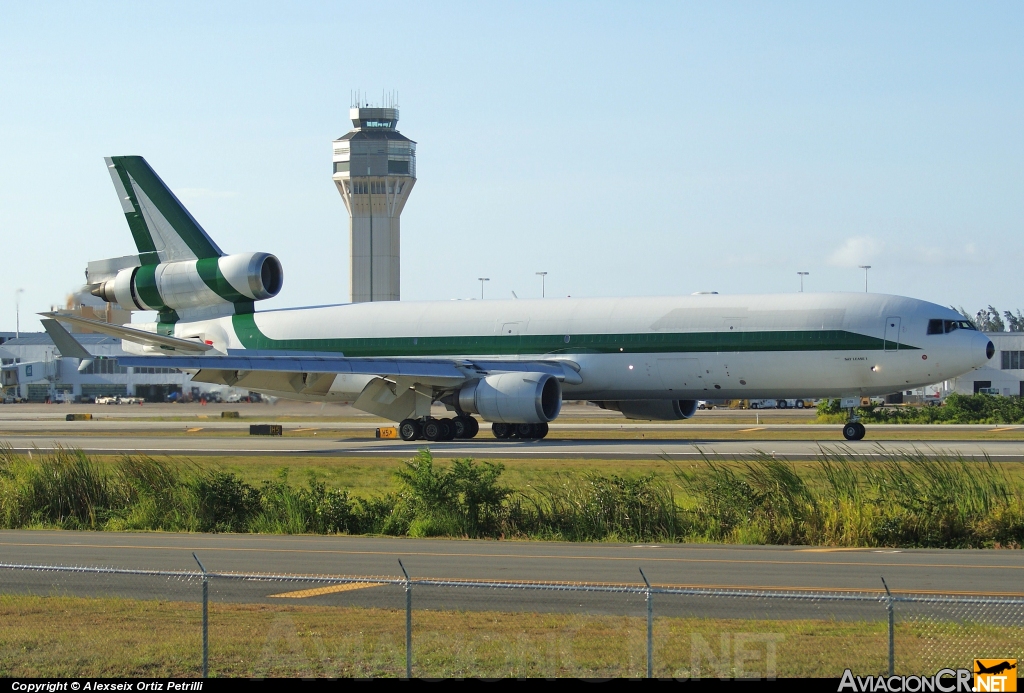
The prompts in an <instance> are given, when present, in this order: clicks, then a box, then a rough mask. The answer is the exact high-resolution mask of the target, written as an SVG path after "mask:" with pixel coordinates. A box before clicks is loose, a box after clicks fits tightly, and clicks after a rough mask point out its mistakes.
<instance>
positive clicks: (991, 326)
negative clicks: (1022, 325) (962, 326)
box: [975, 306, 1006, 332]
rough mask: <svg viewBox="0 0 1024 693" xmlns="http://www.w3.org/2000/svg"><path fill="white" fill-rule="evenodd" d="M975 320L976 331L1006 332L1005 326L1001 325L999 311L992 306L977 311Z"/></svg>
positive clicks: (1001, 320)
mask: <svg viewBox="0 0 1024 693" xmlns="http://www.w3.org/2000/svg"><path fill="white" fill-rule="evenodd" d="M975 320H976V322H977V323H978V324H979V326H978V329H980V330H981V331H982V332H1006V325H1004V324H1003V319H1002V318H1001V317H1000V316H999V311H998V310H996V309H995V308H993V307H992V306H989V307H988V308H982V309H981V310H979V311H978V317H977V318H976V319H975Z"/></svg>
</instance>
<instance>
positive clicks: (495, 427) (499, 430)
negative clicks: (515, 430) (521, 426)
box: [491, 423, 512, 440]
mask: <svg viewBox="0 0 1024 693" xmlns="http://www.w3.org/2000/svg"><path fill="white" fill-rule="evenodd" d="M491 433H493V434H494V437H495V438H497V439H498V440H508V437H509V435H510V434H511V433H512V427H511V426H509V425H508V424H507V423H492V424H491Z"/></svg>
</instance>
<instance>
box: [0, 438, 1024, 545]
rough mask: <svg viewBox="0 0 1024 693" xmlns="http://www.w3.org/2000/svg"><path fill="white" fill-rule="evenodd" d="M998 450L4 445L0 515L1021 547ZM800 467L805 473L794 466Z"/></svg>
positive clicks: (453, 532) (183, 524)
mask: <svg viewBox="0 0 1024 693" xmlns="http://www.w3.org/2000/svg"><path fill="white" fill-rule="evenodd" d="M1005 470H1006V468H1005V467H1001V466H997V465H995V464H993V463H992V462H991V461H985V462H973V461H967V460H964V459H962V458H958V457H943V456H929V455H926V454H925V453H922V452H912V453H906V452H894V453H884V452H882V451H879V452H878V454H877V456H876V458H875V459H874V460H873V461H870V462H865V461H863V460H857V461H853V460H852V459H850V458H848V457H846V456H845V453H844V451H843V450H842V449H836V450H824V451H822V453H821V454H820V456H819V458H818V460H817V462H816V464H813V465H803V466H802V467H796V466H795V465H792V464H790V463H787V462H784V461H781V460H776V459H773V458H771V457H768V456H764V455H762V456H759V457H757V458H755V459H753V460H752V461H747V462H742V463H724V462H713V461H710V460H706V461H705V464H703V465H700V466H697V467H694V468H691V469H688V470H682V469H677V470H676V471H675V473H674V474H673V475H671V476H664V475H661V476H659V475H657V474H646V475H637V476H634V477H625V476H618V475H600V474H592V473H588V474H582V475H580V474H575V475H566V474H558V473H553V474H552V476H551V478H550V479H549V481H548V482H547V483H546V484H545V485H543V486H540V487H533V488H528V489H513V488H511V487H509V486H506V485H504V484H503V483H502V480H501V476H502V473H503V472H504V467H503V466H502V465H500V464H494V463H490V462H483V463H477V462H475V461H473V460H468V459H463V460H454V461H452V462H451V463H450V464H448V465H447V466H442V465H437V464H435V463H434V460H433V458H432V457H431V455H430V453H429V452H428V451H427V450H422V451H420V453H419V454H418V455H417V456H416V458H414V459H412V460H408V461H406V462H404V463H401V464H400V466H399V468H398V469H396V471H395V481H396V482H397V483H396V487H397V490H396V491H395V492H393V493H389V494H385V495H380V496H374V497H369V498H361V497H353V496H351V495H350V494H349V492H348V491H346V490H344V489H333V488H327V486H326V485H325V484H324V483H323V482H322V481H321V480H319V479H318V478H317V477H316V475H315V474H312V473H311V474H309V475H308V476H307V477H306V479H305V481H304V483H294V482H293V481H292V480H291V479H290V478H289V475H288V470H287V469H282V470H281V471H280V472H279V473H278V475H277V477H276V478H275V479H272V480H269V481H265V482H263V483H262V484H259V485H253V484H249V483H247V482H245V481H243V480H242V479H240V478H239V477H238V476H236V475H234V474H230V473H225V472H220V471H211V470H206V469H203V468H202V467H200V466H199V465H197V464H194V463H191V462H173V461H165V460H155V459H152V458H148V457H140V456H131V455H126V456H124V457H122V458H120V459H119V460H118V461H117V462H116V464H114V465H112V466H111V465H100V464H97V463H95V462H94V461H93V460H91V459H90V458H89V457H88V456H87V455H85V454H83V453H82V452H80V451H75V450H62V449H58V450H56V451H55V452H53V453H50V454H45V455H37V456H36V458H35V459H30V458H26V457H25V456H22V455H18V454H16V453H14V452H13V451H12V450H11V449H10V448H9V447H8V448H0V526H2V527H4V528H19V527H57V528H63V529H96V530H117V531H126V530H163V531H185V532H258V533H286V534H299V533H318V534H338V533H347V534H387V535H396V536H414V537H425V536H448V537H494V538H502V537H505V538H512V537H524V538H538V539H559V540H568V541H602V540H618V541H631V542H632V541H714V542H733V543H753V544H814V545H830V546H900V547H913V546H921V547H986V546H1006V547H1020V546H1021V544H1022V543H1024V481H1022V480H1021V478H1020V477H1011V476H1009V475H1008V474H1007V473H1006V471H1005ZM798 472H799V473H798Z"/></svg>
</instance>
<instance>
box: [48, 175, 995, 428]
mask: <svg viewBox="0 0 1024 693" xmlns="http://www.w3.org/2000/svg"><path fill="white" fill-rule="evenodd" d="M106 163H107V167H108V169H109V172H110V176H111V178H112V179H113V182H114V188H115V190H116V191H117V196H118V200H119V202H120V204H121V208H122V210H123V211H124V214H125V217H126V218H127V221H128V227H129V229H130V231H131V234H132V236H133V238H134V240H135V245H136V248H137V250H138V254H136V255H130V256H127V257H121V258H114V259H110V260H102V261H98V262H91V263H89V269H88V271H87V277H88V282H89V289H90V291H91V292H92V293H93V294H94V295H96V296H98V297H100V298H102V299H103V300H105V301H107V302H109V303H116V304H119V305H120V306H122V307H123V308H126V309H129V310H143V311H155V312H156V313H157V315H158V319H157V322H155V323H149V324H132V325H130V326H120V325H111V324H107V323H103V322H99V321H95V320H89V319H86V318H82V317H79V316H74V315H67V314H64V313H60V312H53V313H45V314H43V315H44V316H46V317H47V318H49V319H48V320H44V324H45V326H46V328H47V331H48V332H50V334H51V335H53V336H54V341H55V342H56V343H57V345H58V348H61V351H62V353H63V354H64V355H65V356H72V357H74V356H78V357H80V358H82V359H87V358H90V356H89V355H88V353H85V351H84V349H82V348H81V347H80V346H79V345H77V344H76V343H75V342H74V340H73V339H72V338H71V336H70V335H69V334H68V333H67V331H66V330H65V329H64V328H63V327H62V326H61V325H60V324H59V323H58V322H57V321H60V322H64V323H71V324H78V325H80V326H83V327H87V328H88V329H90V330H93V331H96V332H100V333H105V334H107V335H112V336H114V337H118V338H120V339H122V340H123V342H124V349H125V350H126V351H127V352H129V354H130V356H128V357H121V358H119V362H120V364H121V365H124V366H128V367H145V366H153V365H159V366H163V367H174V368H181V369H185V370H187V371H189V372H192V373H194V375H193V377H192V379H193V380H194V381H196V382H204V383H217V384H222V385H230V386H234V387H242V388H246V389H249V390H254V391H257V392H261V393H265V394H269V395H276V396H281V397H287V398H292V399H304V400H315V401H350V402H353V405H354V406H355V407H356V408H358V409H361V410H363V411H366V412H370V413H372V414H376V415H378V416H381V417H384V418H386V419H390V420H392V421H395V422H398V424H399V426H398V428H399V432H400V435H401V437H402V438H404V439H405V440H416V439H418V438H426V439H427V440H450V439H453V438H472V437H473V436H475V435H476V434H477V432H478V430H479V427H480V426H479V421H478V419H477V418H476V417H475V416H474V415H476V416H478V417H479V418H480V419H483V420H484V421H487V422H490V423H491V424H492V431H493V433H494V435H495V436H496V437H497V438H500V439H507V438H518V439H530V438H543V437H544V436H545V435H546V434H547V431H548V423H549V422H550V421H552V420H554V419H555V418H556V417H557V416H558V414H559V411H560V409H561V406H562V400H563V399H572V400H589V401H592V402H595V403H596V404H598V405H600V406H601V407H604V408H606V409H613V410H617V411H619V412H621V413H622V414H623V415H625V416H626V417H627V418H630V419H648V420H651V419H653V420H678V419H686V418H689V417H691V416H692V415H693V414H694V411H695V410H696V408H697V401H698V400H702V399H762V398H778V399H785V398H796V397H832V398H841V399H842V400H843V405H844V406H845V407H849V411H850V414H851V416H850V421H849V422H848V423H847V424H846V425H845V426H844V428H843V433H844V435H845V437H846V438H847V439H848V440H859V439H861V438H863V437H864V433H865V430H864V426H863V424H861V423H860V422H859V421H857V420H856V418H855V417H854V416H853V411H854V410H853V407H854V406H855V405H856V404H859V399H860V398H861V397H863V396H870V395H885V394H888V393H892V392H898V391H901V390H907V389H911V388H915V387H921V386H924V385H928V384H930V383H935V382H938V381H941V380H946V379H949V378H954V377H956V376H959V375H962V374H964V373H966V372H968V371H971V370H972V369H976V368H978V367H980V366H982V365H983V364H985V363H986V362H987V361H988V360H989V359H990V358H991V357H992V354H993V349H994V347H993V345H992V343H991V342H990V341H989V340H988V338H987V337H986V336H985V335H984V334H982V333H980V332H978V331H977V330H976V329H975V328H974V326H973V325H972V324H971V323H970V322H969V321H967V320H965V319H964V318H963V316H961V315H960V314H958V313H957V312H955V311H953V310H950V309H949V308H944V307H943V306H940V305H936V304H934V303H928V302H925V301H920V300H916V299H912V298H904V297H901V296H889V295H884V294H869V293H863V294H862V293H793V294H779V295H756V296H729V295H718V294H699V295H690V296H670V297H660V298H560V299H554V298H547V299H539V300H526V299H519V300H488V301H476V300H460V301H390V302H374V303H355V304H338V305H324V306H315V307H309V308H289V309H280V310H266V311H259V312H257V311H256V310H255V309H254V306H255V303H256V302H257V301H260V300H263V299H267V298H271V297H273V296H276V295H277V294H278V293H279V292H280V291H281V286H282V281H283V271H282V267H281V263H280V262H279V261H278V259H277V258H276V257H274V256H273V255H271V254H269V253H262V252H255V253H240V254H233V255H229V254H226V253H224V252H223V251H222V250H221V249H220V247H218V246H217V244H216V243H215V242H214V241H213V240H212V239H211V238H210V236H209V235H208V234H207V233H206V231H204V230H203V228H202V227H201V226H200V225H199V223H198V222H197V221H196V220H195V219H194V218H193V217H192V215H191V214H189V212H188V211H187V210H186V209H185V207H184V206H183V205H182V204H181V202H180V201H179V200H178V199H177V197H175V195H174V194H173V193H172V192H171V190H170V189H169V188H168V187H167V186H166V185H165V184H164V183H163V181H162V180H161V179H160V178H159V176H157V174H156V173H155V172H154V171H153V169H152V168H151V167H150V166H149V164H148V163H147V162H146V160H145V159H143V158H142V157H139V156H118V157H112V158H108V159H106ZM62 345H63V347H62ZM436 402H440V403H442V404H444V405H445V407H446V408H447V410H448V411H450V412H452V414H453V416H451V417H445V418H434V417H432V416H431V405H432V404H434V403H436Z"/></svg>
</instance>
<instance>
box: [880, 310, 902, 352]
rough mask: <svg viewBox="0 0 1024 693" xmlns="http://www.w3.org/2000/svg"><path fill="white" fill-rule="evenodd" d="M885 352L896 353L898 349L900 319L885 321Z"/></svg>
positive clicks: (893, 318) (894, 318)
mask: <svg viewBox="0 0 1024 693" xmlns="http://www.w3.org/2000/svg"><path fill="white" fill-rule="evenodd" d="M884 342H885V350H886V351H897V350H899V348H900V319H899V318H896V317H890V318H886V319H885V339H884Z"/></svg>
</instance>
